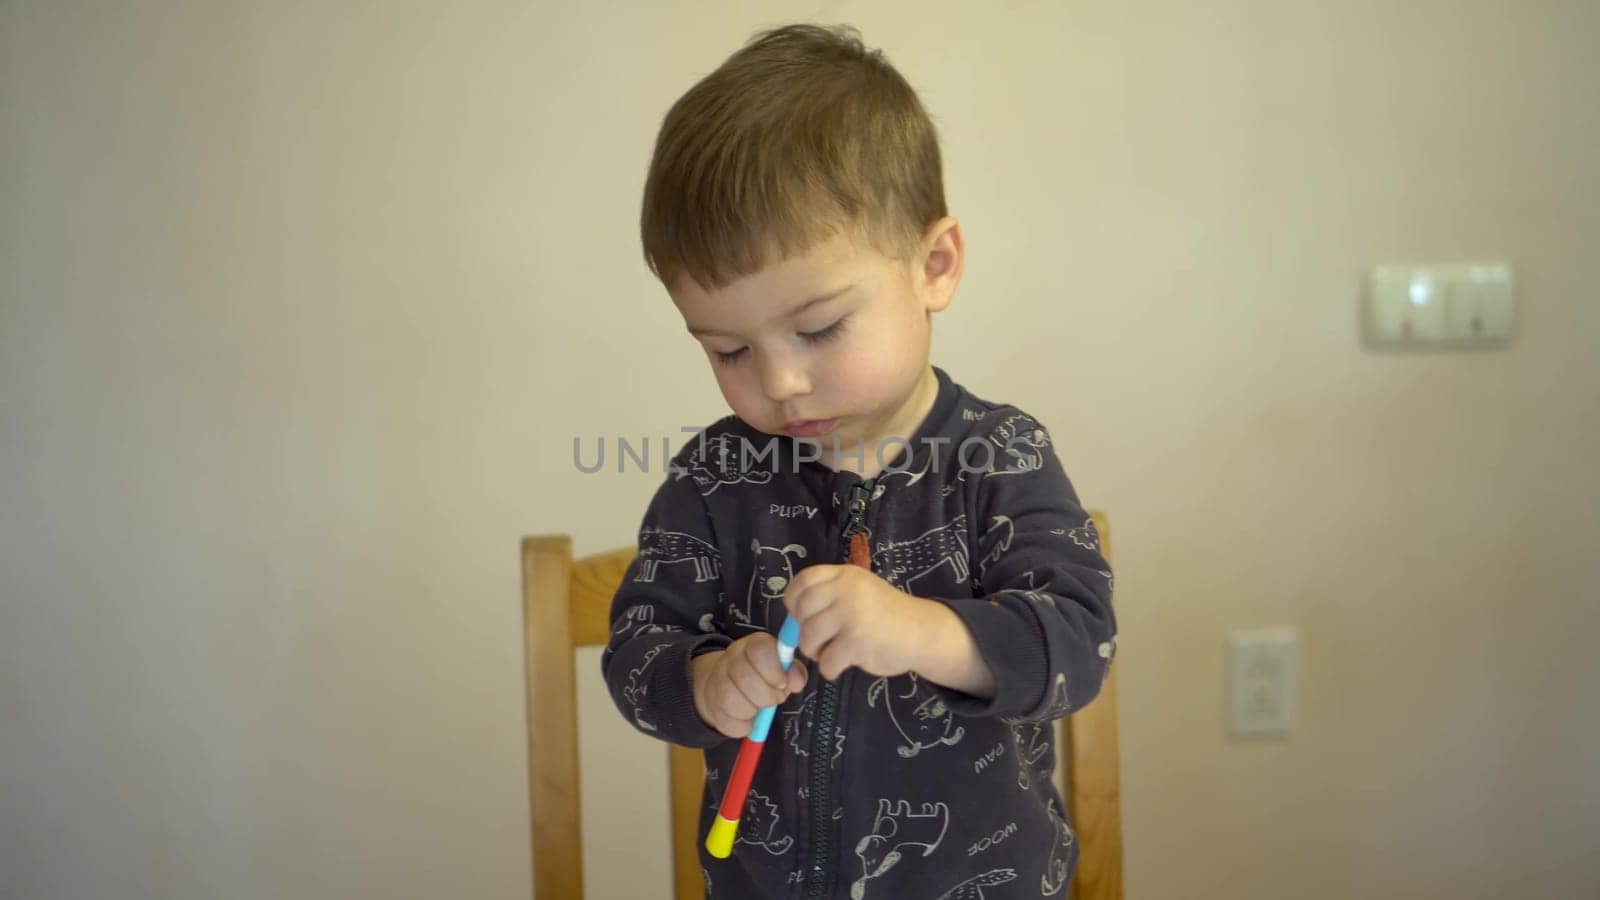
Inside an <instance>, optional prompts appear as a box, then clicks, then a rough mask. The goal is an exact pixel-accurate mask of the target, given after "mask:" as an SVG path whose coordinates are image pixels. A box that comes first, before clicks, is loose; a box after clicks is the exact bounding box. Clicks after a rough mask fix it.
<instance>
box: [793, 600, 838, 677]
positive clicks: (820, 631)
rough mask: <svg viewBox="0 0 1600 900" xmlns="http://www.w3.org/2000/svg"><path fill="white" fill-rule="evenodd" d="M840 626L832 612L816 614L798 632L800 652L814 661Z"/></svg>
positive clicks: (825, 611)
mask: <svg viewBox="0 0 1600 900" xmlns="http://www.w3.org/2000/svg"><path fill="white" fill-rule="evenodd" d="M841 625H842V623H841V622H840V617H839V616H838V615H836V614H834V611H832V610H823V611H822V612H820V613H818V614H817V615H816V616H815V617H813V618H812V619H811V620H810V621H809V622H806V627H805V628H804V629H802V630H801V632H800V652H801V653H804V654H805V655H806V656H809V657H811V658H812V659H816V658H817V655H818V654H820V653H821V652H822V648H823V647H825V646H827V643H828V642H829V641H831V640H833V637H834V635H836V634H838V633H839V628H840V627H841ZM818 671H821V670H820V669H819V670H818Z"/></svg>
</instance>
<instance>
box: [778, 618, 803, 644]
mask: <svg viewBox="0 0 1600 900" xmlns="http://www.w3.org/2000/svg"><path fill="white" fill-rule="evenodd" d="M778 643H780V644H788V645H789V646H791V647H798V646H800V623H799V621H797V620H796V619H795V617H794V616H789V617H788V618H786V619H784V620H783V627H782V628H779V629H778Z"/></svg>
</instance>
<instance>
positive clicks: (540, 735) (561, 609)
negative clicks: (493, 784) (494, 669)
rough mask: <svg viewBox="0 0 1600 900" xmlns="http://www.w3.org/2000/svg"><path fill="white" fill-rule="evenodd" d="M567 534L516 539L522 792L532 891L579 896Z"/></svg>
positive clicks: (580, 859) (574, 696) (575, 703)
mask: <svg viewBox="0 0 1600 900" xmlns="http://www.w3.org/2000/svg"><path fill="white" fill-rule="evenodd" d="M571 575H572V539H571V538H569V537H565V536H546V537H527V538H523V540H522V622H523V631H522V639H523V651H524V653H525V658H526V659H527V660H528V664H527V670H526V677H527V685H526V690H527V702H528V760H529V767H528V793H529V798H528V799H529V809H530V814H531V832H532V838H533V889H534V896H535V897H539V898H541V900H542V898H546V897H549V898H558V897H572V898H578V897H582V896H583V852H582V849H583V839H582V834H581V828H580V827H579V826H580V823H581V821H582V819H581V813H582V810H581V808H580V805H579V796H578V785H579V782H578V729H577V726H578V701H577V693H576V691H577V686H576V683H575V680H574V672H573V659H572V610H571V604H570V602H569V592H570V584H571Z"/></svg>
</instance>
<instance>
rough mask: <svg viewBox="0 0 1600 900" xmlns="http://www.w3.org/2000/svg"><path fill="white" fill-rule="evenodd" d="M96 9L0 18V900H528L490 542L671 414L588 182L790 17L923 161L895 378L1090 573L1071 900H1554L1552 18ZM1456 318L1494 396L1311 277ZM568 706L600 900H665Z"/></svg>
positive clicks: (1439, 9) (1570, 299) (1584, 424)
mask: <svg viewBox="0 0 1600 900" xmlns="http://www.w3.org/2000/svg"><path fill="white" fill-rule="evenodd" d="M140 7H141V8H140V9H137V10H135V9H134V8H133V6H132V5H120V4H68V3H46V2H8V3H3V4H0V896H4V897H7V898H11V897H18V898H29V900H32V898H86V897H96V898H98V897H118V898H135V897H141V898H142V897H151V898H154V897H161V898H195V900H199V898H211V897H229V898H277V897H326V898H334V897H339V898H343V897H364V896H374V897H376V896H386V897H419V898H420V897H441V896H462V897H469V896H470V897H485V898H488V897H496V898H512V897H519V896H527V891H528V883H529V864H528V860H527V857H526V853H525V846H526V840H527V826H526V821H525V815H526V776H525V772H524V761H523V759H524V758H523V744H522V735H523V718H522V716H523V714H522V693H521V680H520V679H521V674H522V668H521V665H522V664H521V656H520V652H521V648H520V643H519V637H518V627H519V621H520V619H519V615H520V614H519V609H518V599H517V598H518V594H517V565H516V551H517V538H518V537H519V536H520V535H522V534H524V533H530V532H540V531H555V530H568V531H572V532H574V533H575V534H576V536H577V539H578V544H579V550H580V551H585V552H586V551H591V550H597V549H600V548H602V547H606V546H611V545H615V544H619V543H622V542H625V541H627V540H629V539H630V533H631V531H632V529H633V527H634V526H635V525H636V523H637V519H638V515H639V513H640V512H641V510H642V504H643V503H644V502H645V500H646V499H647V498H648V496H649V493H650V491H651V489H652V487H653V485H654V482H655V480H656V479H657V477H659V476H658V474H656V473H652V474H650V475H644V474H640V473H638V472H632V473H631V474H628V475H626V476H619V475H617V474H615V473H614V472H613V473H610V474H603V475H602V474H597V475H592V476H584V475H580V474H579V473H577V472H576V471H575V469H574V467H573V465H572V448H571V440H572V438H573V436H574V435H575V434H579V435H584V436H586V437H591V438H592V437H594V436H596V435H599V434H604V435H606V436H607V437H608V439H610V438H614V437H615V436H616V435H617V434H619V433H626V434H628V435H637V436H644V435H652V436H657V440H658V441H659V436H661V435H674V436H676V434H677V429H678V428H679V427H680V426H683V425H694V424H702V423H704V422H706V421H708V420H709V419H711V418H714V417H716V416H717V415H719V414H720V412H721V407H720V405H719V400H718V397H717V396H716V393H715V391H714V388H713V386H712V383H711V381H710V379H709V377H708V373H707V372H705V371H704V363H703V361H702V360H701V359H700V358H699V357H698V356H697V354H696V352H695V350H694V348H693V347H692V345H691V344H690V342H689V341H688V339H687V338H686V337H684V336H682V335H681V333H680V332H679V331H678V329H679V328H680V325H679V323H677V322H676V321H675V320H674V316H673V313H672V310H671V309H670V307H669V305H668V304H667V302H666V300H665V298H664V297H663V296H662V294H661V292H660V291H659V289H658V288H657V286H655V285H654V284H652V283H651V281H650V279H649V277H648V275H647V273H646V272H645V270H644V268H643V266H642V264H641V263H640V262H639V261H638V251H637V245H636V239H635V236H634V222H635V217H636V203H637V199H638V192H639V186H640V183H641V179H642V168H643V164H644V162H645V160H646V157H647V155H648V152H649V141H650V139H651V137H652V136H653V131H654V126H655V124H656V123H657V121H658V120H659V116H660V115H661V113H662V112H663V111H664V110H665V108H666V106H667V105H668V104H669V103H670V102H671V100H672V99H673V98H674V97H675V96H676V95H677V94H678V93H679V92H681V91H682V90H683V89H684V88H685V87H687V85H688V84H689V83H690V82H691V81H692V80H693V79H694V78H695V77H697V76H698V75H699V74H702V73H704V72H705V71H707V70H708V69H710V68H711V67H713V66H714V65H715V64H716V62H717V61H719V60H720V58H721V57H722V56H723V55H724V54H726V53H727V52H728V51H729V50H731V49H732V48H733V47H734V46H735V45H736V44H737V43H738V41H739V40H740V39H742V38H743V37H744V36H746V35H747V34H748V33H749V32H750V31H751V30H752V29H754V28H756V27H758V26H760V25H763V24H768V23H772V22H776V21H780V20H785V19H789V18H796V17H808V16H812V15H817V16H820V17H821V18H823V19H827V20H835V19H838V18H841V17H844V16H848V17H849V18H850V19H851V20H852V21H855V22H857V23H858V24H860V25H861V26H862V27H863V28H864V30H865V33H866V35H867V38H868V40H869V41H870V42H872V43H875V44H879V45H882V46H884V47H886V48H887V50H888V51H889V53H890V54H891V57H892V58H893V59H894V60H895V61H896V62H897V63H898V64H899V65H900V66H901V68H902V69H903V70H904V71H905V72H906V74H907V75H908V77H909V78H910V79H911V80H912V82H913V83H914V84H915V85H916V86H917V87H918V88H920V89H921V90H922V91H923V92H924V97H925V100H926V101H927V103H928V105H929V106H930V108H931V109H932V110H933V111H934V113H935V114H936V116H937V117H938V119H939V122H940V125H941V128H942V130H943V134H944V138H945V140H946V148H947V160H948V162H947V165H948V184H949V196H950V201H951V204H952V207H953V209H954V211H955V212H956V213H957V214H958V215H959V216H961V217H962V219H963V222H964V223H965V226H966V229H967V236H968V241H969V251H970V259H969V264H968V274H967V279H966V282H965V284H964V285H963V288H962V290H961V292H960V295H959V297H958V300H957V304H956V306H955V307H953V308H952V309H951V310H950V311H949V312H948V313H947V314H945V315H944V316H943V317H942V319H941V321H940V322H939V333H938V336H937V338H936V346H935V351H936V359H937V361H938V362H940V363H941V364H942V365H945V366H946V367H947V368H948V369H950V371H951V372H952V373H953V374H955V375H956V377H957V378H958V379H960V380H962V381H964V382H966V383H967V384H968V385H969V386H970V387H971V388H973V389H974V390H975V391H977V392H978V393H979V394H980V395H984V396H990V397H994V398H1003V399H1006V400H1011V401H1014V402H1016V403H1018V404H1020V405H1022V406H1024V407H1026V408H1028V409H1030V410H1032V411H1033V412H1035V413H1036V414H1037V415H1039V416H1040V417H1041V418H1042V419H1043V420H1044V421H1045V422H1046V423H1047V424H1048V425H1050V426H1051V428H1052V429H1053V431H1054V432H1055V434H1056V437H1057V440H1058V442H1059V444H1060V447H1061V451H1062V455H1063V457H1064V459H1065V461H1066V463H1067V466H1068V470H1069V471H1070V472H1071V473H1072V475H1073V477H1074V479H1075V480H1076V481H1077V483H1078V485H1079V488H1080V491H1081V493H1082V494H1083V495H1084V497H1085V499H1086V500H1087V501H1089V502H1090V503H1091V504H1093V505H1096V506H1099V507H1103V508H1105V509H1107V510H1109V512H1110V515H1111V517H1112V520H1113V523H1114V526H1115V532H1116V552H1117V560H1118V563H1119V565H1118V572H1119V579H1118V588H1119V592H1118V598H1119V602H1120V613H1121V617H1122V621H1123V639H1122V650H1123V655H1122V659H1121V666H1122V669H1121V672H1122V695H1121V700H1122V729H1123V732H1122V734H1123V751H1124V756H1123V760H1124V763H1123V775H1124V779H1125V781H1124V791H1125V815H1126V820H1127V827H1126V836H1127V865H1128V879H1127V880H1128V895H1129V897H1130V898H1134V900H1164V898H1179V897H1182V898H1211V897H1216V898H1263V900H1264V898H1269V897H1282V896H1292V897H1303V898H1330V900H1331V898H1346V897H1438V898H1446V897H1448V898H1503V897H1511V896H1519V897H1540V898H1546V897H1550V898H1592V897H1594V896H1595V893H1596V891H1597V890H1600V857H1597V856H1596V855H1595V847H1596V844H1597V840H1600V773H1597V771H1596V767H1595V762H1594V761H1595V760H1596V759H1600V713H1597V712H1596V709H1597V704H1596V700H1595V697H1596V696H1600V662H1597V659H1600V655H1597V654H1595V653H1594V652H1593V649H1592V647H1590V646H1589V645H1590V643H1591V642H1592V641H1593V639H1594V637H1595V636H1596V634H1597V633H1600V614H1597V599H1600V598H1597V595H1600V562H1597V560H1600V553H1597V552H1596V551H1595V549H1594V548H1595V546H1596V544H1597V543H1600V512H1597V510H1600V476H1597V475H1596V473H1595V470H1594V468H1593V462H1592V460H1593V459H1594V457H1595V456H1596V452H1595V451H1596V448H1600V352H1597V344H1600V305H1597V303H1596V291H1595V287H1594V286H1595V284H1596V283H1597V281H1600V261H1597V257H1600V254H1597V252H1596V250H1597V248H1600V166H1597V165H1596V160H1597V159H1600V105H1597V104H1596V103H1595V102H1594V96H1595V86H1596V85H1597V84H1600V5H1597V4H1595V3H1592V2H1569V3H1557V2H1543V3H1520V4H1509V3H1488V2H1444V0H1436V2H1426V3H1423V2H1406V3H1396V2H1388V0H1383V2H1360V3H1344V2H1331V0H1329V2H1321V3H1310V2H1278V0H1274V2H1267V0H1262V2H1256V3H1207V4H1200V3H1189V2H1179V0H1169V2H1160V3H1112V4H1102V3H1093V4H1091V3H1070V4H1045V3H1039V4H1033V3H1008V4H1004V5H1000V4H995V5H979V4H934V5H931V6H930V5H929V4H924V3H910V2H902V3H882V4H866V5H861V4H850V5H849V6H848V11H847V12H841V10H842V9H845V5H844V4H823V5H821V6H820V7H819V6H816V5H806V4H773V5H759V4H745V3H733V2H724V3H719V4H714V5H713V6H711V7H709V8H708V7H706V6H705V5H703V4H686V3H685V4H675V5H672V6H670V7H668V8H661V9H650V10H645V9H643V8H642V5H640V7H641V8H638V9H635V8H632V7H631V6H622V5H612V6H610V7H609V8H602V5H601V4H593V5H586V6H584V7H583V8H581V9H580V8H579V7H578V5H576V4H571V5H568V6H566V7H565V8H554V9H552V8H546V7H545V6H544V5H539V4H534V5H531V6H529V5H515V6H513V5H510V4H507V5H498V4H496V5H488V4H465V5H461V4H456V5H446V6H439V5H437V4H416V5H412V6H409V7H401V6H399V5H397V4H389V3H371V4H362V5H356V4H331V3H330V4H302V5H296V6H292V7H291V6H289V5H280V4H256V5H254V6H253V7H245V6H243V5H241V6H239V7H234V8H222V7H220V6H218V5H216V4H209V3H187V4H180V3H158V4H141V5H140ZM1480 258H1489V259H1507V260H1510V261H1512V262H1513V263H1515V264H1516V265H1517V267H1518V277H1519V279H1520V282H1519V286H1520V297H1519V300H1520V302H1521V308H1520V312H1519V322H1518V327H1519V334H1518V336H1517V339H1516V341H1515V343H1514V344H1513V345H1512V346H1511V347H1510V348H1509V349H1507V350H1503V351H1498V352H1483V353H1444V354H1386V355H1378V354H1373V353H1370V352H1367V351H1364V350H1363V349H1362V348H1361V347H1360V345H1359V343H1358V341H1357V338H1356V334H1355V331H1356V324H1357V306H1356V295H1357V289H1358V285H1359V277H1360V272H1361V271H1362V269H1363V267H1365V266H1367V265H1369V264H1372V263H1377V262H1387V261H1397V260H1398V261H1453V260H1460V259H1480ZM663 335H665V336H666V337H665V338H663ZM674 443H675V444H676V439H675V440H674ZM1280 624H1281V625H1293V626H1297V627H1298V628H1299V629H1300V631H1301V634H1302V641H1303V648H1302V650H1303V653H1302V684H1303V692H1302V695H1301V698H1300V700H1301V704H1300V727H1299V729H1298V730H1297V731H1296V732H1295V733H1294V734H1293V735H1292V736H1291V737H1289V738H1288V739H1286V740H1279V741H1266V742H1252V743H1236V742H1230V741H1229V740H1227V739H1226V738H1225V736H1224V732H1223V726H1222V708H1223V701H1222V683H1223V677H1222V647H1223V639H1224V635H1225V632H1226V630H1227V629H1228V628H1230V627H1234V626H1253V625H1280ZM585 666H586V672H589V673H590V680H589V682H588V683H586V685H585V686H584V691H585V697H586V698H587V699H588V701H589V703H588V706H587V708H586V712H588V713H592V715H590V716H589V717H588V719H587V720H586V723H585V741H586V747H587V748H589V749H590V750H591V751H592V752H593V754H595V755H592V756H591V757H590V760H591V764H590V765H589V768H588V769H587V770H586V772H585V777H586V782H588V783H591V784H592V785H593V786H599V785H600V784H601V783H603V782H605V781H607V780H609V779H610V778H611V776H612V774H613V773H614V772H616V771H617V770H619V769H624V768H625V769H627V770H628V771H627V773H626V774H627V775H628V777H629V778H631V779H632V780H631V781H628V780H624V781H623V782H621V787H620V788H617V790H618V791H619V792H620V793H619V794H614V795H613V798H614V799H611V800H607V801H604V802H602V803H600V804H598V806H597V808H596V809H594V810H592V812H593V821H592V823H591V825H592V828H591V841H590V845H589V855H590V858H591V862H594V863H597V864H598V865H599V868H600V869H602V870H603V871H600V872H598V873H597V874H596V878H597V879H598V880H597V885H598V888H599V892H600V893H601V895H602V896H630V897H632V896H644V897H648V896H660V897H665V896H666V892H665V890H664V888H661V887H660V886H659V885H655V884H650V885H649V886H641V884H640V882H652V881H653V880H654V879H656V878H657V877H658V876H657V875H655V874H652V873H659V872H661V871H664V865H665V862H664V857H663V856H662V855H661V850H660V847H659V846H658V845H657V846H649V845H642V846H641V845H638V844H637V841H643V840H644V838H643V837H641V836H643V835H648V836H654V835H655V833H656V832H657V830H658V829H659V828H660V827H661V826H660V824H659V822H660V820H659V818H656V817H658V816H659V815H660V808H661V804H660V797H659V790H660V789H659V787H658V786H657V785H656V784H655V783H653V782H651V781H650V780H649V777H648V775H649V773H648V770H646V771H645V772H644V774H640V770H639V765H640V764H639V763H637V762H636V760H639V759H645V760H647V761H648V762H649V763H650V764H657V763H656V761H657V759H658V754H657V753H656V752H655V748H654V747H652V746H651V745H649V744H648V743H647V742H646V741H644V739H642V738H639V739H634V738H630V737H626V736H625V735H626V732H625V730H624V729H622V728H621V726H619V724H618V722H617V717H616V716H614V715H613V714H612V712H611V710H610V708H609V705H608V704H607V703H606V701H604V700H603V699H602V698H601V695H600V693H599V685H598V677H597V676H594V675H593V674H592V673H593V657H592V656H591V657H588V658H587V662H586V663H585ZM608 729H609V730H608ZM618 735H623V736H620V737H619V736H618ZM635 740H636V741H637V743H631V742H632V741H635ZM599 745H607V746H606V747H605V748H602V747H601V746H599ZM603 750H605V751H607V752H609V753H610V756H609V757H604V759H608V760H610V761H608V762H602V761H601V760H602V758H603V757H602V756H600V755H599V754H601V753H602V751H603ZM657 771H659V769H658V770H657ZM640 791H643V792H645V793H644V795H643V796H642V797H640V798H638V799H634V796H635V795H636V794H638V792H640ZM634 803H637V804H639V805H640V806H639V808H640V809H642V812H636V810H635V808H634V806H633V805H632V804H634ZM641 816H642V818H640V817H641ZM652 889H654V890H655V891H656V893H654V894H652V893H651V890H652Z"/></svg>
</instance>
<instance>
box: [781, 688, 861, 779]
mask: <svg viewBox="0 0 1600 900" xmlns="http://www.w3.org/2000/svg"><path fill="white" fill-rule="evenodd" d="M816 711H817V692H816V691H812V692H811V693H809V694H807V695H806V699H805V700H803V701H802V702H801V703H800V705H799V706H798V707H796V708H794V709H786V710H781V711H780V712H779V713H778V714H779V715H781V716H783V740H784V742H785V743H787V744H788V745H789V749H791V750H793V751H794V754H795V756H807V757H808V756H810V755H811V747H810V745H809V744H807V743H805V742H803V741H801V740H800V735H802V734H810V733H811V729H812V725H813V723H814V722H815V720H816ZM844 737H845V735H844V729H843V728H840V727H839V726H837V725H835V726H834V729H833V755H832V756H831V757H829V762H830V763H832V762H834V761H836V760H838V758H839V756H840V754H842V753H844Z"/></svg>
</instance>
